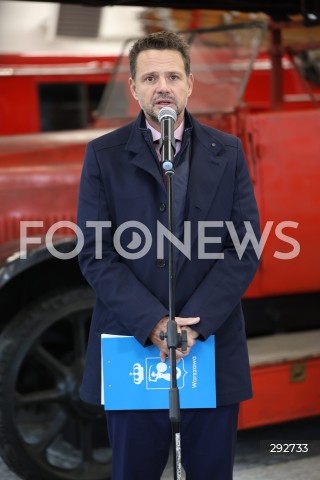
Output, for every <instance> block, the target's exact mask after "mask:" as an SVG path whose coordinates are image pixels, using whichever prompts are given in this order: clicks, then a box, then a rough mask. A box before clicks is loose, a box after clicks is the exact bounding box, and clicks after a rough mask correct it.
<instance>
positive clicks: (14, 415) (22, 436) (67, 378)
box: [0, 287, 111, 480]
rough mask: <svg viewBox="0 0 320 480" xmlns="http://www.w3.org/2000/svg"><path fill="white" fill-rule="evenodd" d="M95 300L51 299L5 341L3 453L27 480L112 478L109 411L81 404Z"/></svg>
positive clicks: (14, 324)
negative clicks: (107, 417)
mask: <svg viewBox="0 0 320 480" xmlns="http://www.w3.org/2000/svg"><path fill="white" fill-rule="evenodd" d="M93 302H94V295H93V293H92V291H91V290H90V289H89V288H88V287H83V288H77V289H74V290H68V291H64V292H62V293H59V294H55V295H52V296H51V297H50V298H47V299H44V300H43V301H41V302H38V303H37V304H35V305H33V306H29V307H27V308H26V309H25V310H23V311H20V313H19V314H18V315H17V316H16V317H15V318H14V319H13V320H12V321H11V322H10V324H9V325H8V326H7V327H6V328H5V329H4V331H3V333H2V335H1V337H0V453H1V455H2V457H3V459H4V461H5V462H6V463H7V465H8V466H9V467H10V468H11V469H12V470H13V471H14V472H16V473H17V474H18V475H19V476H20V477H21V478H23V479H33V480H102V479H103V480H108V479H111V451H110V448H109V444H108V439H107V433H106V424H105V419H104V412H103V409H102V407H101V408H100V407H97V408H96V407H92V406H91V405H88V404H85V403H84V402H81V400H80V399H79V385H80V382H81V377H82V371H83V365H84V356H85V350H86V343H87V337H88V331H89V325H90V318H91V312H92V306H93ZM97 368H98V367H97Z"/></svg>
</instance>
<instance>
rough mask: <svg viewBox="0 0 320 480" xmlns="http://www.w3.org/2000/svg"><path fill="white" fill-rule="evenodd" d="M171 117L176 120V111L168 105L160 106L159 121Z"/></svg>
mask: <svg viewBox="0 0 320 480" xmlns="http://www.w3.org/2000/svg"><path fill="white" fill-rule="evenodd" d="M168 117H169V118H172V119H173V121H174V122H176V120H177V112H176V111H175V110H173V108H170V107H163V108H161V110H160V112H159V113H158V120H159V123H161V120H162V119H163V118H168Z"/></svg>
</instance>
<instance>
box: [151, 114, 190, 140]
mask: <svg viewBox="0 0 320 480" xmlns="http://www.w3.org/2000/svg"><path fill="white" fill-rule="evenodd" d="M184 123H185V120H184V119H183V120H182V122H181V124H180V125H179V127H178V128H177V129H176V130H175V131H174V138H175V139H176V140H180V142H181V141H182V137H183V132H184ZM146 127H147V128H149V130H151V135H152V140H153V141H154V142H156V141H157V140H160V138H161V133H160V132H159V131H158V130H156V129H155V128H153V127H152V126H151V125H150V123H149V122H148V120H147V119H146Z"/></svg>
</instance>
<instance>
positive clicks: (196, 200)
mask: <svg viewBox="0 0 320 480" xmlns="http://www.w3.org/2000/svg"><path fill="white" fill-rule="evenodd" d="M227 163H228V158H227V155H226V149H225V148H224V145H223V143H222V142H221V141H220V140H219V139H218V138H217V137H216V136H215V134H214V131H211V130H209V131H208V130H206V129H204V128H203V127H202V126H201V125H200V124H199V123H198V122H194V135H193V142H192V162H191V168H190V176H189V185H188V195H187V204H186V220H188V221H190V222H191V245H193V243H194V242H195V241H196V239H197V235H198V222H199V221H203V220H205V219H208V220H210V218H208V213H209V211H210V209H211V206H212V203H213V202H214V197H215V195H216V192H217V189H218V186H219V183H220V181H221V178H222V175H223V172H224V170H225V167H226V165H227Z"/></svg>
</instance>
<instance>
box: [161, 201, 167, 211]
mask: <svg viewBox="0 0 320 480" xmlns="http://www.w3.org/2000/svg"><path fill="white" fill-rule="evenodd" d="M166 208H167V206H166V204H165V203H160V205H159V210H160V212H165V211H166Z"/></svg>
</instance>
